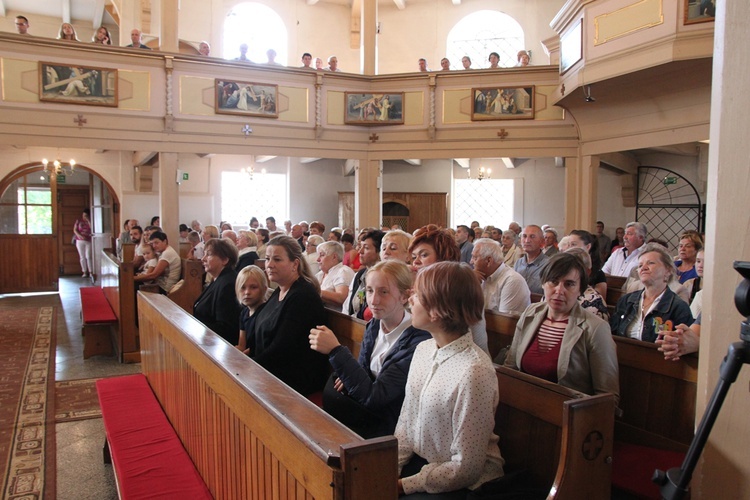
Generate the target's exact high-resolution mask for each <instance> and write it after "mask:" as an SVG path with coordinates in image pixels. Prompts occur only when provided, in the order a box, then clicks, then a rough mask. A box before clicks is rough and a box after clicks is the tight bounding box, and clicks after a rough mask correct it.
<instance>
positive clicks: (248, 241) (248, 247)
mask: <svg viewBox="0 0 750 500" xmlns="http://www.w3.org/2000/svg"><path fill="white" fill-rule="evenodd" d="M237 233H238V234H237V250H239V259H238V260H237V266H236V267H235V269H237V272H240V271H241V270H242V269H244V268H246V267H247V266H252V265H254V264H255V261H256V260H258V258H259V257H258V237H257V236H256V235H255V233H254V232H252V231H246V230H244V229H241V230H240V231H237Z"/></svg>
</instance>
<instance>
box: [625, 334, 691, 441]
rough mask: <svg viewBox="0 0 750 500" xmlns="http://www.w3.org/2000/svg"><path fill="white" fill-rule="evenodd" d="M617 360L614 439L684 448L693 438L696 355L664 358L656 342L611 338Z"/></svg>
mask: <svg viewBox="0 0 750 500" xmlns="http://www.w3.org/2000/svg"><path fill="white" fill-rule="evenodd" d="M614 339H615V343H616V344H617V360H618V363H619V365H620V405H619V406H620V409H621V410H622V412H623V414H622V417H621V418H618V420H617V422H616V424H615V438H616V440H617V441H623V442H627V443H632V444H638V445H643V446H651V447H654V448H660V449H665V450H671V451H678V452H683V453H684V452H686V451H687V449H688V447H689V446H690V442H691V441H692V439H693V433H694V426H695V398H696V391H697V380H698V356H697V355H695V354H691V355H688V356H684V357H681V358H680V360H679V361H667V360H665V359H664V354H663V353H661V352H659V351H658V350H657V346H656V344H651V343H648V342H641V341H639V340H634V339H629V338H625V337H614Z"/></svg>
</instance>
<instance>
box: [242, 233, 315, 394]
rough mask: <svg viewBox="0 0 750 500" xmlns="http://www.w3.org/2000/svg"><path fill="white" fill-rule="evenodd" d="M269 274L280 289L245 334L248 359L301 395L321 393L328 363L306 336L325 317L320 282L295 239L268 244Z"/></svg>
mask: <svg viewBox="0 0 750 500" xmlns="http://www.w3.org/2000/svg"><path fill="white" fill-rule="evenodd" d="M266 274H267V275H268V278H269V280H271V281H272V282H274V283H276V284H277V285H278V288H277V289H276V290H275V291H274V292H273V294H272V295H271V297H270V298H269V299H268V301H267V302H266V305H265V306H264V307H263V308H262V309H261V310H260V311H259V312H257V313H256V316H257V318H256V319H255V327H254V329H253V331H252V332H247V337H248V338H247V348H248V349H249V351H248V354H249V355H250V357H251V358H253V359H254V360H255V361H256V362H257V363H258V364H259V365H261V366H262V367H264V368H265V369H266V370H268V371H269V372H271V373H272V374H274V375H275V376H276V377H278V378H279V379H281V381H282V382H284V383H286V384H287V385H288V386H290V387H291V388H292V389H294V390H296V391H297V392H299V393H300V394H303V395H307V394H312V393H314V392H318V391H321V390H323V387H324V386H325V382H326V379H327V378H328V362H327V360H326V357H325V356H323V355H322V354H320V353H317V352H315V351H313V350H311V349H310V344H309V341H308V339H307V337H308V335H309V334H310V330H311V329H313V328H317V326H318V325H322V324H323V323H325V319H326V316H325V311H324V309H323V301H322V300H321V298H320V287H319V285H318V281H317V280H316V279H315V276H313V275H312V274H311V273H310V268H309V266H308V265H307V260H305V258H304V256H303V255H302V249H301V248H300V246H299V243H297V240H295V239H294V238H292V237H290V236H284V235H281V236H277V237H275V238H273V239H272V240H271V241H269V242H268V247H267V248H266ZM235 303H236V300H235Z"/></svg>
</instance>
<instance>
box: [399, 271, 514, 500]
mask: <svg viewBox="0 0 750 500" xmlns="http://www.w3.org/2000/svg"><path fill="white" fill-rule="evenodd" d="M414 289H415V290H414V294H412V296H411V298H410V299H409V303H410V304H411V313H412V324H413V325H414V326H415V327H416V328H422V329H424V330H427V331H428V332H430V334H431V335H432V339H431V340H426V341H424V342H422V343H421V344H419V346H417V349H416V352H415V353H414V358H413V359H412V363H411V368H410V369H409V377H408V379H407V382H406V397H405V399H404V405H403V407H402V408H401V415H400V416H399V419H398V424H397V425H396V432H395V433H394V435H395V436H396V438H397V439H398V465H399V471H400V477H401V479H399V480H398V490H399V494H406V495H411V494H414V493H419V492H429V493H431V494H439V495H435V498H446V499H447V498H450V499H453V498H466V495H467V493H468V490H472V489H476V488H478V487H479V486H481V485H482V484H484V483H485V482H487V481H491V480H493V479H497V478H499V477H501V476H502V475H503V459H502V457H501V456H500V449H499V448H498V444H497V443H498V436H497V435H495V434H494V432H493V429H494V426H495V409H496V408H497V403H498V399H499V395H498V389H497V378H496V376H495V370H494V368H493V365H492V361H491V360H490V358H489V357H488V356H487V354H485V353H484V352H483V351H482V350H481V349H480V348H479V347H477V345H476V344H474V342H473V341H472V337H471V334H470V333H467V332H468V330H469V326H470V325H472V324H475V323H477V322H479V320H480V319H481V318H482V308H483V307H484V299H483V294H482V288H481V285H480V284H479V280H478V279H477V277H476V276H475V275H474V272H473V271H472V269H471V268H470V267H469V266H468V265H467V264H464V263H459V262H439V263H436V264H432V265H430V266H426V267H424V268H422V269H421V270H420V271H419V273H418V274H417V279H416V283H415V287H414ZM423 496H424V495H419V497H420V498H422V497H423ZM407 498H408V497H407Z"/></svg>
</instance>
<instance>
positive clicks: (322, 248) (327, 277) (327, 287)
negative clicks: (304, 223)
mask: <svg viewBox="0 0 750 500" xmlns="http://www.w3.org/2000/svg"><path fill="white" fill-rule="evenodd" d="M343 259H344V245H342V244H341V243H338V242H336V241H326V242H324V243H321V244H320V245H318V266H320V271H318V274H316V275H315V277H316V278H317V279H318V281H319V282H320V296H321V298H322V299H323V302H324V303H325V304H326V305H329V306H331V307H333V308H334V309H341V305H342V304H343V303H344V301H345V300H346V298H347V297H348V296H349V283H351V282H352V279H353V278H354V271H352V270H351V268H350V267H347V266H345V265H344V264H343V262H342V261H343Z"/></svg>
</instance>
